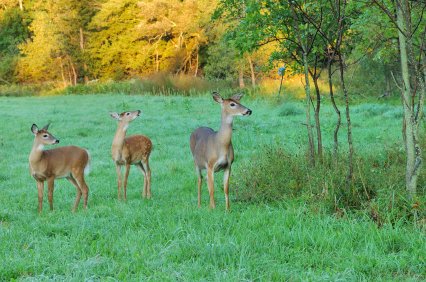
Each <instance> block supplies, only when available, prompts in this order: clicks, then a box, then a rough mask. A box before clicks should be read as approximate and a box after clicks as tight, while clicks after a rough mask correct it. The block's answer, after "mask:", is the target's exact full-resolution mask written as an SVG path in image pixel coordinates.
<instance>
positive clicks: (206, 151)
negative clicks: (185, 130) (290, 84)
mask: <svg viewBox="0 0 426 282" xmlns="http://www.w3.org/2000/svg"><path fill="white" fill-rule="evenodd" d="M212 96H213V100H214V101H216V102H217V103H219V104H220V106H221V108H222V121H221V125H220V129H219V131H214V130H213V129H211V128H209V127H199V128H197V129H196V130H194V131H193V132H192V134H191V137H190V147H191V153H192V156H193V159H194V164H195V171H196V174H197V176H198V183H197V188H198V207H199V208H200V207H201V186H202V179H203V178H202V171H203V170H207V186H208V190H209V196H210V208H212V209H213V208H215V207H216V205H215V201H214V173H215V172H218V171H220V170H223V171H224V175H223V185H224V193H225V202H226V211H229V209H230V204H229V195H228V194H229V178H230V175H231V165H232V163H233V161H234V149H233V147H232V141H231V138H232V124H233V120H234V117H235V116H248V115H251V113H252V111H251V110H250V109H249V108H247V107H245V106H244V105H242V104H241V103H240V99H241V97H242V96H243V94H236V95H234V96H232V97H231V98H229V99H224V98H222V97H221V96H220V94H219V93H217V92H213V94H212Z"/></svg>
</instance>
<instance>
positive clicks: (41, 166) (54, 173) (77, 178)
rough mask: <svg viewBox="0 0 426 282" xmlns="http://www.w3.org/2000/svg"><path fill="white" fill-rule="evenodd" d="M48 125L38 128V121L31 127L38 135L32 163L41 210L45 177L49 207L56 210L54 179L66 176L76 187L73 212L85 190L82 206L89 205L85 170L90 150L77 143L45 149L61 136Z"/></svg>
mask: <svg viewBox="0 0 426 282" xmlns="http://www.w3.org/2000/svg"><path fill="white" fill-rule="evenodd" d="M48 128H49V124H48V125H46V126H44V127H43V128H42V129H38V127H37V125H35V124H33V125H32V126H31V131H32V133H34V136H35V138H34V143H33V147H32V149H31V153H30V157H29V163H30V173H31V176H32V177H34V179H35V180H36V182H37V189H38V212H39V213H40V212H41V211H42V203H43V190H44V181H47V188H48V199H49V205H50V210H53V189H54V181H55V179H57V178H64V177H65V178H66V179H68V181H69V182H71V184H73V185H74V186H75V188H76V189H77V197H76V198H75V203H74V207H73V209H72V210H73V212H74V211H75V210H76V209H77V207H78V204H79V202H80V198H81V195H82V194H83V199H84V206H83V207H84V208H86V207H87V197H88V195H89V187H87V184H86V181H85V180H84V173H85V172H88V170H89V153H88V151H87V150H85V149H82V148H80V147H77V146H65V147H59V148H55V149H51V150H43V149H44V146H45V145H52V144H58V143H59V139H57V138H56V137H55V136H53V135H52V134H50V133H49V132H48V131H47V130H48Z"/></svg>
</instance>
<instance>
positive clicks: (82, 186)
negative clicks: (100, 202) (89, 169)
mask: <svg viewBox="0 0 426 282" xmlns="http://www.w3.org/2000/svg"><path fill="white" fill-rule="evenodd" d="M74 178H75V180H76V182H77V184H78V187H80V190H81V193H83V208H84V209H86V208H87V199H88V198H89V187H87V184H86V181H85V180H84V171H83V170H82V171H80V172H79V173H78V174H77V175H74ZM79 200H80V199H79ZM77 205H78V203H77ZM76 208H77V206H74V210H75V209H76Z"/></svg>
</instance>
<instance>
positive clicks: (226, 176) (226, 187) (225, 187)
mask: <svg viewBox="0 0 426 282" xmlns="http://www.w3.org/2000/svg"><path fill="white" fill-rule="evenodd" d="M230 175H231V166H228V167H227V168H226V169H225V171H224V172H223V191H224V192H225V202H226V210H227V211H229V176H230Z"/></svg>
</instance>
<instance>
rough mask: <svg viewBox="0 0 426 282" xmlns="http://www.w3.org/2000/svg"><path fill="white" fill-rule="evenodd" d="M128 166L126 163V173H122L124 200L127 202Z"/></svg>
mask: <svg viewBox="0 0 426 282" xmlns="http://www.w3.org/2000/svg"><path fill="white" fill-rule="evenodd" d="M129 172H130V164H129V163H126V171H125V173H124V186H123V188H124V200H127V178H128V177H129Z"/></svg>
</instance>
